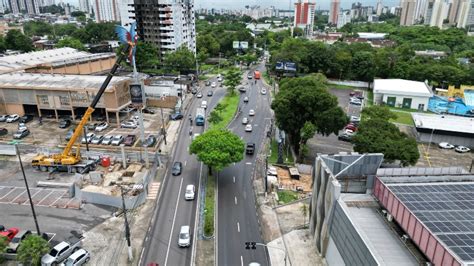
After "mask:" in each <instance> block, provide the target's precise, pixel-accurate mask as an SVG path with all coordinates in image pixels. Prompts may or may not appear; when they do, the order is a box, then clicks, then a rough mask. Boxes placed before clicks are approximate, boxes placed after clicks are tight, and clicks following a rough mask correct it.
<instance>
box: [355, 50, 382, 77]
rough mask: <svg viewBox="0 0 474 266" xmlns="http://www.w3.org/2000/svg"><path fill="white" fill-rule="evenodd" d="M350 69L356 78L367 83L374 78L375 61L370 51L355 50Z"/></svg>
mask: <svg viewBox="0 0 474 266" xmlns="http://www.w3.org/2000/svg"><path fill="white" fill-rule="evenodd" d="M352 69H353V72H354V74H355V76H356V78H357V79H358V80H362V81H366V82H368V83H369V84H370V83H371V82H372V81H373V80H374V76H375V70H376V69H375V62H374V56H373V54H372V53H371V52H356V53H355V54H354V58H353V60H352Z"/></svg>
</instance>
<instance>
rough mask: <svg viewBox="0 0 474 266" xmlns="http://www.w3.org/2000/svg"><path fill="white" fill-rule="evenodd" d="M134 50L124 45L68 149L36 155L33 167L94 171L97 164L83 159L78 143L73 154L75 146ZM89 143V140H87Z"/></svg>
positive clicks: (50, 170) (46, 169) (54, 169)
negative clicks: (105, 93)
mask: <svg viewBox="0 0 474 266" xmlns="http://www.w3.org/2000/svg"><path fill="white" fill-rule="evenodd" d="M129 49H132V47H131V46H130V45H124V46H123V48H122V50H121V51H120V55H119V57H118V59H117V60H116V61H115V64H114V66H113V67H112V69H111V70H110V72H109V73H108V74H107V77H106V78H105V81H104V82H103V83H102V85H101V87H100V89H99V91H98V92H97V94H96V96H95V98H94V99H93V100H92V102H91V104H90V105H89V107H87V110H86V112H85V113H84V116H83V117H82V119H81V121H80V122H79V124H78V125H77V127H76V129H75V130H74V134H73V135H72V137H71V139H70V140H69V141H68V143H67V145H66V147H65V148H64V150H63V152H62V153H57V154H51V155H44V154H38V155H36V156H35V157H34V158H33V159H32V161H31V165H32V166H33V168H35V169H38V170H41V171H49V172H54V171H68V172H78V173H85V172H88V171H89V170H93V169H95V167H96V164H97V162H96V161H94V160H83V159H82V157H81V149H80V148H81V144H80V143H78V144H77V147H76V151H75V153H73V151H72V150H73V146H74V144H75V143H76V140H77V139H78V138H80V137H81V135H82V132H83V130H84V126H85V125H86V123H87V121H88V120H89V119H90V117H91V116H92V113H93V112H94V110H95V107H96V105H97V103H98V102H99V100H100V98H101V96H102V94H104V91H105V89H106V88H107V86H108V85H109V83H110V81H111V80H112V77H113V76H114V74H115V72H116V71H117V69H118V67H119V65H120V62H122V60H123V59H124V57H125V56H127V53H125V52H126V51H127V50H129ZM85 137H86V136H85ZM86 141H87V140H86Z"/></svg>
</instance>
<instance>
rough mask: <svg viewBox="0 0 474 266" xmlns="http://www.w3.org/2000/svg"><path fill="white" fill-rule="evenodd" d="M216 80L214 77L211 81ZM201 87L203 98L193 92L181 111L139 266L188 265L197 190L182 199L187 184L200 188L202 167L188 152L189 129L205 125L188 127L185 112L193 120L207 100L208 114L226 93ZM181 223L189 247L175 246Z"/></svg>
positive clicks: (200, 131) (189, 262) (222, 90)
mask: <svg viewBox="0 0 474 266" xmlns="http://www.w3.org/2000/svg"><path fill="white" fill-rule="evenodd" d="M215 80H216V79H213V80H212V81H215ZM201 89H202V94H203V97H202V98H200V99H198V98H197V97H196V95H193V96H192V97H195V99H193V100H192V102H191V104H190V108H188V110H187V111H186V113H185V114H184V120H183V121H182V122H183V123H182V125H181V129H180V131H179V132H178V134H179V136H178V138H177V141H176V147H175V150H174V152H173V153H172V156H171V159H170V164H169V165H168V166H167V167H168V170H167V172H166V174H165V179H164V183H163V188H162V190H161V194H160V195H159V196H158V198H157V200H158V205H157V207H156V211H155V213H154V214H153V218H152V219H153V220H152V222H151V227H150V228H149V232H148V234H147V237H146V239H145V244H144V247H145V248H144V251H143V254H142V257H141V260H140V264H141V265H147V264H148V263H151V262H155V263H158V264H159V265H160V266H166V265H170V266H175V265H190V264H191V260H192V255H193V254H192V253H193V252H194V249H195V245H193V243H194V240H195V239H196V237H197V232H194V228H195V222H196V221H195V216H196V207H197V202H198V201H197V200H198V199H197V195H198V191H196V193H195V195H196V196H195V199H194V200H193V201H185V200H184V192H185V188H186V185H188V184H194V186H195V187H196V189H197V188H198V187H199V182H200V178H201V173H202V168H203V167H202V164H201V163H200V162H198V161H197V159H196V157H195V156H194V155H190V154H189V145H190V144H191V136H190V135H189V131H190V128H192V132H193V134H194V133H202V132H203V131H204V127H202V126H199V127H198V126H195V125H194V126H191V125H190V123H189V121H188V115H189V114H192V117H193V120H194V116H195V112H196V108H197V107H200V105H201V102H202V101H203V100H205V101H207V104H208V108H207V110H206V114H208V113H209V112H210V111H211V110H212V109H213V108H214V107H215V105H216V104H217V103H218V102H219V100H220V99H221V98H222V97H223V96H224V94H225V88H222V87H217V88H211V87H204V88H201ZM201 89H200V90H201ZM208 90H213V91H214V95H213V96H212V97H208V96H207V91H208ZM206 123H207V121H206ZM193 124H194V123H193ZM176 161H180V162H182V164H183V171H182V173H181V175H179V176H172V175H171V167H172V163H173V162H176ZM183 225H189V226H190V227H191V243H192V244H191V246H190V247H189V248H180V247H178V234H179V230H180V228H181V226H183Z"/></svg>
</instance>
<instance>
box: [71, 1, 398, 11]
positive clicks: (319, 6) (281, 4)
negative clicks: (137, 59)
mask: <svg viewBox="0 0 474 266" xmlns="http://www.w3.org/2000/svg"><path fill="white" fill-rule="evenodd" d="M64 2H65V3H70V4H73V5H75V6H79V1H78V0H65V1H64ZM296 2H297V0H290V1H288V0H285V1H275V0H258V1H257V0H246V1H235V0H210V1H209V0H195V1H194V7H195V8H196V9H200V8H207V9H211V8H216V9H222V8H223V9H244V8H245V6H247V5H249V6H253V5H259V6H261V7H270V6H275V7H276V8H278V9H293V8H294V4H295V3H296ZM315 2H316V10H329V7H330V2H331V1H330V0H324V1H315ZM357 2H360V3H362V5H368V6H374V7H375V6H376V5H377V0H362V1H357V0H341V1H340V3H341V5H340V6H341V8H343V9H350V7H351V5H352V3H357ZM382 4H383V5H384V6H389V7H392V6H399V5H400V1H399V0H384V1H382Z"/></svg>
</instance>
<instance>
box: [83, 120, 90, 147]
mask: <svg viewBox="0 0 474 266" xmlns="http://www.w3.org/2000/svg"><path fill="white" fill-rule="evenodd" d="M84 139H85V140H86V150H87V151H89V140H88V139H87V128H86V126H84Z"/></svg>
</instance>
